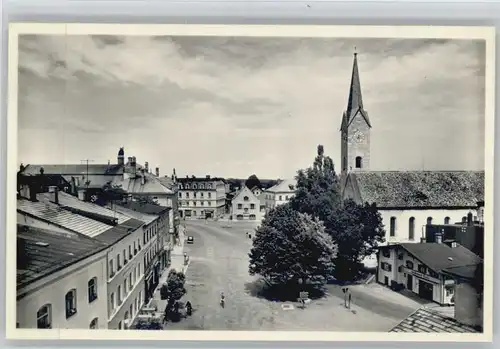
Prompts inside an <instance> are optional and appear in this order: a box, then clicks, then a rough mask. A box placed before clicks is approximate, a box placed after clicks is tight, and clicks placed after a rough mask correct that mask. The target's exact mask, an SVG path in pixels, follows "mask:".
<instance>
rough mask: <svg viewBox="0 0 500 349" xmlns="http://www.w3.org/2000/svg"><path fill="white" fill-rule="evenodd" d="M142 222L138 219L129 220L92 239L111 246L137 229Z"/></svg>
mask: <svg viewBox="0 0 500 349" xmlns="http://www.w3.org/2000/svg"><path fill="white" fill-rule="evenodd" d="M142 225H144V222H143V221H141V220H138V219H134V218H130V219H128V220H127V221H125V222H123V223H122V224H119V225H116V226H114V227H111V228H110V229H108V230H106V231H105V232H103V233H102V234H99V235H97V236H95V237H94V238H95V239H97V240H99V241H102V242H104V243H106V244H108V245H113V244H114V243H116V242H118V241H120V240H121V239H123V238H125V237H126V236H127V235H128V234H130V233H132V232H133V231H135V230H137V229H139V228H140V227H141V226H142Z"/></svg>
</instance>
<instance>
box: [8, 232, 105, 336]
mask: <svg viewBox="0 0 500 349" xmlns="http://www.w3.org/2000/svg"><path fill="white" fill-rule="evenodd" d="M107 248H108V245H107V244H105V243H103V242H100V241H97V240H95V239H92V238H88V237H86V236H84V235H80V234H78V233H75V232H70V231H64V232H63V231H61V230H59V229H58V230H53V229H42V228H36V227H33V226H31V227H30V226H27V225H18V226H17V317H16V323H17V327H18V328H39V329H48V328H56V329H65V328H69V329H89V328H90V329H107V328H108V322H107V312H106V308H107V298H106V296H107V289H106V279H107V273H106V257H107V253H106V251H107Z"/></svg>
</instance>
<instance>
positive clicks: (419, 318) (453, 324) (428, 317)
mask: <svg viewBox="0 0 500 349" xmlns="http://www.w3.org/2000/svg"><path fill="white" fill-rule="evenodd" d="M389 332H432V333H434V332H438V333H439V332H441V333H443V332H448V333H478V332H479V331H477V330H476V329H474V328H473V327H470V326H467V325H464V324H461V323H460V322H458V321H457V320H455V319H453V318H450V317H447V316H444V315H442V314H440V313H439V312H437V311H434V310H430V309H425V308H420V309H418V310H417V311H415V312H414V313H413V314H411V315H410V316H408V317H407V318H406V319H404V320H403V321H402V322H400V323H399V324H398V325H397V326H396V327H394V328H393V329H392V330H390V331H389Z"/></svg>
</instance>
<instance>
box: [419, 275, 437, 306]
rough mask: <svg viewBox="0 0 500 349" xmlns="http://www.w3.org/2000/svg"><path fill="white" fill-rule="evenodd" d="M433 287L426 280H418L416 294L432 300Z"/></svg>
mask: <svg viewBox="0 0 500 349" xmlns="http://www.w3.org/2000/svg"><path fill="white" fill-rule="evenodd" d="M433 289H434V286H433V285H432V284H430V283H428V282H425V281H423V280H419V281H418V295H419V296H420V297H422V298H423V299H427V300H429V301H432V300H433Z"/></svg>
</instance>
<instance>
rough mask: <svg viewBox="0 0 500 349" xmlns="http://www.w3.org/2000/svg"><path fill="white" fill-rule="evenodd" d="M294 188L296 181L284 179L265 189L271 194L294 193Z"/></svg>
mask: <svg viewBox="0 0 500 349" xmlns="http://www.w3.org/2000/svg"><path fill="white" fill-rule="evenodd" d="M296 187H297V181H296V180H295V179H284V180H282V181H280V182H279V183H278V184H276V185H274V186H272V187H271V188H269V189H266V191H268V192H273V193H290V192H295V189H296Z"/></svg>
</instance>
